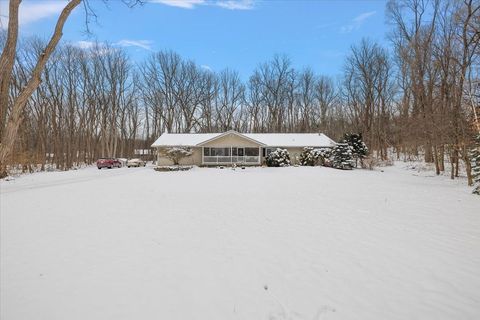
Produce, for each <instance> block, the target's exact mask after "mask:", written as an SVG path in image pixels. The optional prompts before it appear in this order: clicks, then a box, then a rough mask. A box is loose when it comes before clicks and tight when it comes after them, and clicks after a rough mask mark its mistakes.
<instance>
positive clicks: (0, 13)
mask: <svg viewBox="0 0 480 320" xmlns="http://www.w3.org/2000/svg"><path fill="white" fill-rule="evenodd" d="M66 4H67V2H66V1H65V0H57V1H52V0H48V1H43V0H36V1H23V2H22V3H21V4H20V10H19V13H18V23H19V25H26V24H29V23H32V22H36V21H38V20H42V19H46V18H50V17H52V16H58V15H59V14H60V12H61V11H62V9H63V8H65V6H66ZM7 26H8V1H2V0H0V28H5V29H6V28H7Z"/></svg>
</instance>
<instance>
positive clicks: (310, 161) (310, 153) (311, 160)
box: [299, 147, 320, 166]
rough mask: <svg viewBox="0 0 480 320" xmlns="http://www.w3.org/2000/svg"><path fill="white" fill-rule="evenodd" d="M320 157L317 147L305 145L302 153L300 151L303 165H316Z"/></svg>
mask: <svg viewBox="0 0 480 320" xmlns="http://www.w3.org/2000/svg"><path fill="white" fill-rule="evenodd" d="M319 157H320V154H319V153H318V152H317V149H314V148H312V147H305V148H303V151H302V153H300V157H299V162H300V164H301V165H302V166H316V165H318V161H319Z"/></svg>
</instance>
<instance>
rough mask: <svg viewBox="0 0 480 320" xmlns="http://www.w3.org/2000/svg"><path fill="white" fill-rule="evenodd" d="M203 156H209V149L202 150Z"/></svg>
mask: <svg viewBox="0 0 480 320" xmlns="http://www.w3.org/2000/svg"><path fill="white" fill-rule="evenodd" d="M203 155H204V156H205V157H208V156H210V148H203Z"/></svg>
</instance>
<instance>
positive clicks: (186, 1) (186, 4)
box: [151, 0, 205, 9]
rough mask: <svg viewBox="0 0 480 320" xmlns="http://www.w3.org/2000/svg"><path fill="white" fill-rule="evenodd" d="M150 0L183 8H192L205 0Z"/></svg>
mask: <svg viewBox="0 0 480 320" xmlns="http://www.w3.org/2000/svg"><path fill="white" fill-rule="evenodd" d="M151 2H154V3H161V4H165V5H167V6H172V7H179V8H183V9H193V8H194V7H195V6H196V5H199V4H204V3H205V0H151Z"/></svg>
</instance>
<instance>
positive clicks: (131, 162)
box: [127, 158, 146, 168]
mask: <svg viewBox="0 0 480 320" xmlns="http://www.w3.org/2000/svg"><path fill="white" fill-rule="evenodd" d="M145 165H146V162H145V161H143V160H142V159H138V158H135V159H130V160H128V161H127V167H129V168H130V167H145Z"/></svg>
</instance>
